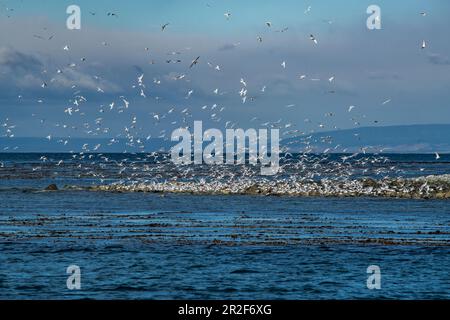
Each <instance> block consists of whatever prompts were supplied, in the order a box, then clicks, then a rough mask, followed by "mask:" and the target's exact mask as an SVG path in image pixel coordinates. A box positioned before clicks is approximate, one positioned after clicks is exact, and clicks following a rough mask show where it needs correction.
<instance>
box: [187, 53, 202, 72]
mask: <svg viewBox="0 0 450 320" xmlns="http://www.w3.org/2000/svg"><path fill="white" fill-rule="evenodd" d="M199 59H200V56H198V57H197V58H195V59H194V60H192V62H191V65H190V66H189V69H190V68H192V67H193V66H195V65H196V64H197V63H198V60H199Z"/></svg>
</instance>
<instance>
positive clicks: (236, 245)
mask: <svg viewBox="0 0 450 320" xmlns="http://www.w3.org/2000/svg"><path fill="white" fill-rule="evenodd" d="M41 156H42V155H36V154H28V155H23V154H22V155H20V154H16V155H14V154H1V155H0V163H1V164H3V166H2V167H1V168H0V252H1V254H0V299H79V298H92V299H141V298H143V299H367V298H369V299H385V298H387V299H449V298H450V274H449V272H448V270H450V255H449V253H450V200H412V199H391V198H341V197H327V198H323V197H307V198H302V197H274V196H250V195H228V196H225V195H198V194H197V195H196V194H170V193H138V192H134V193H133V192H131V193H117V192H99V191H89V190H83V189H80V190H73V189H64V188H63V186H64V185H71V186H73V185H79V186H82V185H98V184H105V183H106V184H107V183H111V182H117V181H122V180H124V179H126V177H127V176H128V177H130V176H131V177H132V179H138V180H139V179H148V178H149V176H151V175H154V176H157V177H156V178H158V179H166V178H167V177H166V176H165V175H170V174H179V172H175V171H171V170H173V168H171V167H169V166H168V165H167V164H161V163H159V161H156V162H155V161H150V160H149V158H148V157H144V156H142V155H107V156H106V157H107V158H108V159H104V158H103V159H102V156H99V155H96V156H95V157H94V156H93V157H92V158H91V159H86V158H84V159H78V158H77V159H73V157H72V156H71V155H67V154H66V155H45V156H46V158H47V159H48V160H46V161H44V162H43V160H39V159H40V157H41ZM103 157H105V156H103ZM333 157H334V158H333ZM61 159H64V162H63V163H62V164H60V165H59V166H57V165H56V163H57V162H58V161H59V160H61ZM360 159H361V158H360ZM362 159H363V160H362V161H363V163H361V162H353V163H352V164H351V170H353V171H352V172H351V173H349V172H348V171H349V170H350V168H349V167H347V168H346V169H345V170H346V172H347V173H346V174H347V177H350V178H354V177H357V176H360V175H365V174H366V175H371V176H376V175H377V172H383V174H382V175H383V176H386V175H389V176H420V175H427V174H446V173H449V172H450V170H449V166H450V164H449V162H448V160H449V158H448V156H446V155H444V156H442V157H441V159H440V160H439V162H438V161H435V160H434V158H433V156H432V155H397V156H391V157H390V158H389V161H386V162H385V161H384V160H383V161H372V160H381V159H380V158H379V157H374V158H370V157H369V158H368V161H365V160H364V158H362ZM123 160H124V163H125V165H121V166H120V168H123V167H126V170H125V171H124V172H121V173H119V171H118V170H117V169H118V168H117V167H116V165H117V163H120V162H122V161H123ZM125 160H126V161H125ZM308 161H310V162H311V163H312V164H316V163H317V161H318V160H317V159H316V160H312V159H308ZM338 161H340V160H339V156H332V158H327V159H322V160H320V163H321V164H322V167H320V170H321V171H322V172H324V171H325V170H324V168H325V169H326V168H328V169H329V170H328V174H330V175H338V174H340V172H341V171H339V170H333V168H334V167H335V165H336V163H337V162H338ZM137 164H139V165H137ZM80 165H81V167H80ZM145 165H148V166H149V167H150V168H147V169H148V170H147V169H146V170H143V169H142V168H143V167H144V166H145ZM164 166H165V167H164ZM311 167H313V166H311ZM316 167H317V166H316ZM392 167H395V168H392ZM33 168H34V170H33ZM164 168H166V169H167V170H164ZM288 169H289V168H288ZM307 169H308V170H313V169H312V168H309V167H308V168H307ZM119 170H120V169H119ZM291 170H293V169H291ZM377 170H378V171H377ZM205 172H206V174H207V173H209V171H204V172H202V174H203V175H204V174H205ZM284 174H285V173H284ZM184 178H186V177H184ZM50 183H56V184H57V185H58V187H59V188H60V190H59V191H54V192H47V191H43V190H42V189H43V188H45V187H46V186H47V185H48V184H50ZM69 265H77V266H79V267H80V268H81V286H82V287H81V290H73V291H72V290H68V289H67V286H66V280H67V277H68V275H67V274H66V268H67V267H68V266H69ZM369 265H377V266H379V267H380V270H381V289H380V290H369V289H368V288H367V286H366V281H367V277H368V274H367V273H366V269H367V267H368V266H369Z"/></svg>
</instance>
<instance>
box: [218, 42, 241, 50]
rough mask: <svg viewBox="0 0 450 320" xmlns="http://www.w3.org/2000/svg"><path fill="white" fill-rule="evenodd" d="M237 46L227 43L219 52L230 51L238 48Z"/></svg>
mask: <svg viewBox="0 0 450 320" xmlns="http://www.w3.org/2000/svg"><path fill="white" fill-rule="evenodd" d="M237 46H238V45H237V44H235V43H226V44H224V45H222V46H220V47H219V51H229V50H233V49H236V48H237Z"/></svg>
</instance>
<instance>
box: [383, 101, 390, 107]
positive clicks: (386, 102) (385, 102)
mask: <svg viewBox="0 0 450 320" xmlns="http://www.w3.org/2000/svg"><path fill="white" fill-rule="evenodd" d="M389 102H391V99H387V100H386V101H384V102H383V103H382V105H383V106H384V105H385V104H388V103H389Z"/></svg>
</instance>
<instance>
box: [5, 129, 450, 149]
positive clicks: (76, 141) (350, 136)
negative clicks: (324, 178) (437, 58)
mask: <svg viewBox="0 0 450 320" xmlns="http://www.w3.org/2000/svg"><path fill="white" fill-rule="evenodd" d="M66 140H67V141H68V142H67V144H66V145H64V141H66ZM141 140H142V141H143V146H144V147H143V148H142V147H141V148H139V147H137V146H136V145H135V146H132V145H129V144H128V141H127V140H126V139H116V141H115V142H114V143H110V139H107V138H103V139H100V138H99V139H94V138H70V139H66V138H53V139H52V140H50V141H49V140H48V139H46V138H23V137H21V138H0V152H70V151H74V152H80V151H82V150H83V145H85V144H88V146H87V149H88V150H90V151H91V152H92V151H94V149H95V147H96V146H98V149H97V150H95V152H102V153H107V152H125V151H126V152H140V151H146V152H152V151H168V150H170V147H171V146H172V145H174V143H172V142H170V141H168V140H163V139H149V140H145V139H141ZM281 146H286V147H288V148H289V150H290V151H291V152H303V151H305V150H310V151H312V152H318V153H319V152H324V151H325V150H326V151H327V152H357V151H361V149H362V148H364V150H365V151H366V152H380V150H382V151H383V152H384V153H432V152H439V153H450V124H433V125H407V126H387V127H363V128H356V129H348V130H337V131H328V132H320V133H313V134H309V135H303V136H301V137H296V138H288V139H284V140H282V141H281ZM85 147H86V146H85Z"/></svg>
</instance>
